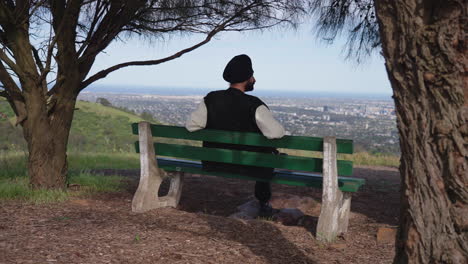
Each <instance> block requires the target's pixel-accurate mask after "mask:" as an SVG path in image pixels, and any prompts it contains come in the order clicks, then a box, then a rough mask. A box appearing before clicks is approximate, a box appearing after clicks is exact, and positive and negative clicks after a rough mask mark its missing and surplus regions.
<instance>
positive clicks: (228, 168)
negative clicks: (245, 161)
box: [202, 161, 274, 203]
mask: <svg viewBox="0 0 468 264" xmlns="http://www.w3.org/2000/svg"><path fill="white" fill-rule="evenodd" d="M202 164H203V169H204V170H207V171H225V172H231V173H239V174H245V175H249V176H252V177H255V178H262V179H271V178H272V177H273V170H274V169H272V168H264V167H257V166H246V165H236V164H227V163H220V162H209V161H202ZM255 198H257V200H258V201H259V202H260V203H267V202H268V201H269V200H270V198H271V184H270V182H263V181H257V182H255Z"/></svg>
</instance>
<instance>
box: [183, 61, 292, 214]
mask: <svg viewBox="0 0 468 264" xmlns="http://www.w3.org/2000/svg"><path fill="white" fill-rule="evenodd" d="M223 78H224V80H226V81H227V82H229V83H230V86H229V88H228V89H227V90H219V91H213V92H210V93H208V94H207V95H206V96H205V98H204V100H203V101H202V102H201V103H200V105H199V106H198V108H197V109H196V110H195V111H194V112H193V113H192V114H191V115H190V117H189V118H188V120H187V122H186V125H185V127H186V128H187V130H189V131H190V132H193V131H197V130H200V129H203V128H208V129H217V130H228V131H239V132H253V133H261V134H263V135H264V136H265V137H267V138H269V139H273V138H281V137H283V136H284V132H285V131H284V128H283V126H282V125H281V124H280V123H278V121H276V120H275V119H274V117H273V115H272V113H271V112H270V110H269V109H268V107H267V106H266V104H265V103H264V102H262V100H260V99H259V98H257V97H255V96H251V95H247V94H245V92H249V91H252V90H253V89H254V84H255V78H254V77H253V69H252V61H251V60H250V58H249V56H247V55H244V54H242V55H238V56H235V57H234V58H232V59H231V60H230V61H229V63H228V64H227V65H226V67H225V69H224V72H223ZM203 146H204V147H208V148H224V149H233V150H244V151H254V152H263V153H272V154H273V153H274V154H277V150H276V149H275V148H270V147H256V146H246V145H236V144H223V143H214V142H208V141H205V142H203ZM202 165H203V169H205V170H214V171H226V172H234V173H241V174H246V175H251V176H254V177H258V178H266V179H269V178H271V177H272V176H273V169H272V168H265V167H256V166H246V165H236V164H226V163H220V162H209V161H203V162H202ZM255 197H256V198H257V199H258V201H259V204H260V207H259V208H260V209H259V214H258V215H259V216H260V217H269V216H271V215H272V214H273V209H272V207H271V205H270V203H269V201H270V198H271V185H270V183H269V182H261V181H257V182H256V183H255Z"/></svg>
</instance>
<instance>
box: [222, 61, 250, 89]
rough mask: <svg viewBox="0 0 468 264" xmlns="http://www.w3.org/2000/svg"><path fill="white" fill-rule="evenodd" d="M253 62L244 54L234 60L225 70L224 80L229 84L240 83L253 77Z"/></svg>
mask: <svg viewBox="0 0 468 264" xmlns="http://www.w3.org/2000/svg"><path fill="white" fill-rule="evenodd" d="M253 72H254V71H253V69H252V61H251V60H250V58H249V56H247V55H245V54H242V55H238V56H235V57H234V58H232V59H231V60H230V61H229V62H228V64H227V65H226V68H224V72H223V78H224V80H226V82H229V83H240V82H244V81H246V80H248V79H249V78H250V77H252V76H253Z"/></svg>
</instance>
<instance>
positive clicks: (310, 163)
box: [154, 143, 353, 176]
mask: <svg viewBox="0 0 468 264" xmlns="http://www.w3.org/2000/svg"><path fill="white" fill-rule="evenodd" d="M154 148H155V149H156V153H157V155H159V156H168V157H175V158H182V159H192V160H206V161H216V162H226V163H234V164H241V165H252V166H260V167H268V168H280V169H288V170H298V171H308V172H322V162H323V160H322V159H320V158H308V157H298V156H286V155H273V154H267V153H258V152H249V151H240V150H228V149H216V148H203V147H195V146H188V145H174V144H166V143H155V144H154ZM337 163H338V164H337V165H338V174H339V175H342V176H351V175H352V174H353V165H352V162H351V161H346V160H339V161H338V162H337Z"/></svg>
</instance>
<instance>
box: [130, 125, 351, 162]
mask: <svg viewBox="0 0 468 264" xmlns="http://www.w3.org/2000/svg"><path fill="white" fill-rule="evenodd" d="M132 128H133V134H135V135H137V134H138V124H137V123H134V124H132ZM151 132H152V134H153V137H164V138H177V139H188V140H198V141H211V142H219V143H231V144H243V145H252V146H265V147H276V148H286V149H299V150H309V151H323V138H318V137H304V136H284V137H282V138H280V139H267V138H266V137H264V136H263V135H260V134H256V133H247V132H227V131H221V130H214V129H202V130H199V131H195V132H189V131H187V129H186V128H185V127H177V126H165V125H154V124H151ZM336 144H337V153H345V154H352V153H353V141H352V140H348V139H337V140H336Z"/></svg>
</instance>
